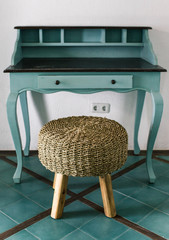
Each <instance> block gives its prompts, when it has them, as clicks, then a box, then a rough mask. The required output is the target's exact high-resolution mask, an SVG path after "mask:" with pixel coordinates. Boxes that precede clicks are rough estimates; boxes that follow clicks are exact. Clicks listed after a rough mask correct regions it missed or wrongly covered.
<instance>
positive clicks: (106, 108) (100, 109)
mask: <svg viewBox="0 0 169 240" xmlns="http://www.w3.org/2000/svg"><path fill="white" fill-rule="evenodd" d="M92 112H93V113H109V112H110V104H109V103H92Z"/></svg>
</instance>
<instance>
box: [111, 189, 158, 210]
mask: <svg viewBox="0 0 169 240" xmlns="http://www.w3.org/2000/svg"><path fill="white" fill-rule="evenodd" d="M114 191H116V192H117V193H121V192H119V191H117V190H114ZM121 194H122V193H121ZM122 195H123V196H126V198H124V199H122V200H121V202H123V201H124V200H125V199H127V198H130V199H132V200H135V201H136V202H139V203H141V204H143V205H145V206H147V207H150V208H153V209H154V207H153V206H151V205H149V204H147V203H144V202H142V201H140V200H138V199H136V198H134V197H132V196H129V195H126V194H125V193H124V194H122Z"/></svg>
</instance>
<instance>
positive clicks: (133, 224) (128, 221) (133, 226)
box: [81, 204, 166, 240]
mask: <svg viewBox="0 0 169 240" xmlns="http://www.w3.org/2000/svg"><path fill="white" fill-rule="evenodd" d="M95 205H97V204H95ZM90 207H92V206H90ZM102 208H103V207H102ZM94 209H95V208H94ZM153 210H154V209H153ZM153 210H152V211H153ZM101 214H103V213H101ZM98 216H99V215H98ZM96 217H97V216H96ZM117 217H118V218H117ZM119 217H120V218H121V219H123V221H122V222H121V221H120V220H119ZM114 219H115V220H116V221H117V222H120V223H121V224H123V225H125V226H127V227H128V228H131V229H133V230H135V231H137V230H138V229H137V230H136V229H135V227H136V226H137V227H138V228H140V227H141V228H142V230H144V233H143V232H141V231H138V232H140V233H142V234H143V235H146V236H148V235H147V234H146V233H145V232H146V231H148V232H149V234H154V235H156V236H158V237H159V238H160V239H161V240H162V239H164V240H166V239H165V238H163V237H161V236H160V235H158V234H156V233H154V232H152V231H150V230H148V229H146V228H144V227H142V226H140V225H139V224H138V223H134V222H132V221H130V220H128V219H126V218H124V217H121V216H119V215H116V217H115V218H114ZM124 221H125V222H126V224H125V223H124ZM89 222H90V221H89ZM86 224H87V223H85V224H84V225H86ZM131 224H132V227H131ZM129 225H130V226H129ZM81 227H82V226H81ZM148 237H149V236H148Z"/></svg>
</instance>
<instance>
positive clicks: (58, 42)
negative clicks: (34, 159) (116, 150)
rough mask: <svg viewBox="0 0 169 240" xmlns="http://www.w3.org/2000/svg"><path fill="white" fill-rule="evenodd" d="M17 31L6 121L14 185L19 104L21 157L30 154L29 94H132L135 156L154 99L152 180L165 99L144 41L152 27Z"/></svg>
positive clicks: (18, 150)
mask: <svg viewBox="0 0 169 240" xmlns="http://www.w3.org/2000/svg"><path fill="white" fill-rule="evenodd" d="M15 29H17V31H18V35H17V40H16V44H15V49H14V53H13V56H12V63H11V66H9V67H8V68H7V69H6V70H5V71H4V72H8V73H10V94H9V97H8V101H7V114H8V121H9V125H10V129H11V133H12V137H13V141H14V145H15V149H16V154H17V169H16V172H15V174H14V177H13V178H14V182H15V183H19V182H20V178H21V172H22V146H21V138H20V132H19V128H18V121H17V114H16V103H17V99H18V96H19V97H20V100H21V106H22V112H23V118H24V124H25V129H26V146H25V149H24V155H25V156H28V155H29V146H30V126H29V116H28V107H27V98H26V92H27V91H35V92H40V93H53V92H58V91H70V92H74V93H80V94H83V93H96V92H101V91H115V92H130V91H134V90H136V91H137V93H138V96H137V108H136V117H135V133H134V153H135V154H139V152H140V148H139V145H138V130H139V125H140V119H141V114H142V108H143V104H144V98H145V93H146V92H149V93H150V94H151V96H152V100H153V109H154V112H153V116H152V124H151V127H150V132H149V138H148V144H147V170H148V174H149V179H150V182H151V183H153V182H154V181H155V175H154V171H153V167H152V151H153V146H154V142H155V139H156V135H157V132H158V129H159V125H160V121H161V116H162V111H163V100H162V97H161V95H160V72H165V71H166V70H165V69H163V68H162V67H160V66H158V65H157V58H156V56H155V54H154V52H153V49H152V45H151V42H150V40H149V37H148V30H149V29H151V28H150V27H126V26H125V27H54V26H52V27H51V26H50V27H49V26H39V27H38V26H36V27H33V26H26V27H15Z"/></svg>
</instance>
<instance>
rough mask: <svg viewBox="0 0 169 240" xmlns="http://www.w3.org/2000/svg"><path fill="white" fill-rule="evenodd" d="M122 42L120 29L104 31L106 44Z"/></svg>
mask: <svg viewBox="0 0 169 240" xmlns="http://www.w3.org/2000/svg"><path fill="white" fill-rule="evenodd" d="M121 41H122V29H106V42H108V43H120V42H121Z"/></svg>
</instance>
